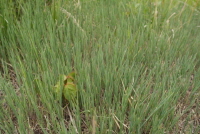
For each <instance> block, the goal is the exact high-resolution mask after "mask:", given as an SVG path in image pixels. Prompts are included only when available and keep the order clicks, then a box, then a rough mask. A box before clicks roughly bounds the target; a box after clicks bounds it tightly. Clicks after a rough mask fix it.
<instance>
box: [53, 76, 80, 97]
mask: <svg viewBox="0 0 200 134" xmlns="http://www.w3.org/2000/svg"><path fill="white" fill-rule="evenodd" d="M61 78H62V79H61V81H58V82H57V84H56V85H55V87H54V88H53V90H54V92H55V93H56V96H57V98H59V96H61V95H64V97H65V99H66V100H67V101H74V99H75V98H76V95H77V88H76V83H75V72H71V73H70V74H68V75H62V76H61Z"/></svg>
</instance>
